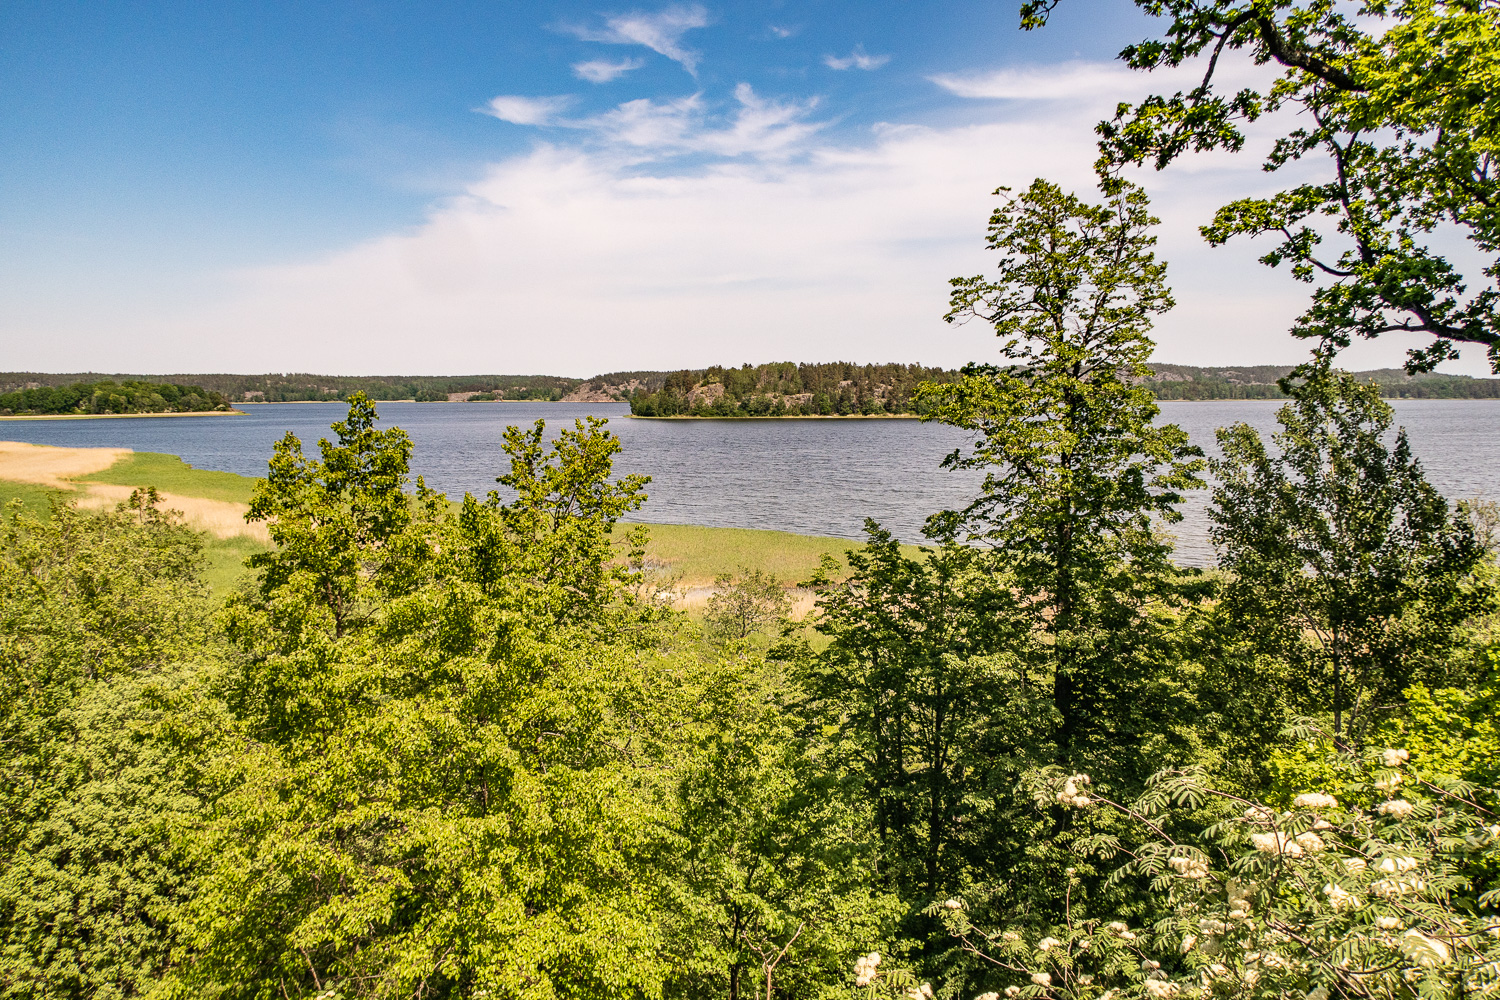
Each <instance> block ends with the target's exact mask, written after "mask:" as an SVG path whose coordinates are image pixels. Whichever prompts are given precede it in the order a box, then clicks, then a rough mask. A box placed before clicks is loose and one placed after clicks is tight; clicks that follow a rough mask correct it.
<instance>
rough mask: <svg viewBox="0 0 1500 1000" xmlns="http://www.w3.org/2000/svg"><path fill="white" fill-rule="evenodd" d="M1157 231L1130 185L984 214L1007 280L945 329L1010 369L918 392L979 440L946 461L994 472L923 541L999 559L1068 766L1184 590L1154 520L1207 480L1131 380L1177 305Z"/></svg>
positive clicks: (1031, 192)
mask: <svg viewBox="0 0 1500 1000" xmlns="http://www.w3.org/2000/svg"><path fill="white" fill-rule="evenodd" d="M1005 190H1006V189H1003V188H1002V189H1001V192H997V193H1004V192H1005ZM1155 221H1156V220H1154V219H1153V218H1151V216H1150V214H1149V212H1148V211H1147V206H1146V198H1145V195H1144V193H1142V192H1141V191H1140V190H1139V189H1138V188H1133V187H1130V186H1126V185H1119V186H1115V187H1113V188H1111V189H1110V191H1109V192H1108V200H1107V202H1106V203H1105V204H1103V205H1089V204H1086V203H1084V202H1082V201H1081V200H1079V199H1078V198H1077V197H1076V196H1074V195H1069V194H1064V193H1063V192H1062V191H1061V190H1060V189H1059V188H1058V187H1057V186H1056V185H1053V184H1050V183H1048V182H1046V181H1043V180H1038V181H1036V182H1035V183H1033V184H1032V186H1031V187H1030V188H1029V189H1028V190H1027V191H1026V192H1024V193H1023V194H1021V195H1018V196H1015V197H1012V198H1009V199H1008V200H1007V201H1006V202H1005V203H1004V204H1002V205H1001V206H1000V207H999V208H998V209H996V210H995V213H994V214H993V215H992V216H991V218H990V227H989V240H988V245H989V247H990V249H992V250H995V251H997V252H999V254H1000V255H1001V257H1000V261H999V264H998V267H999V270H1000V276H999V280H998V281H993V282H992V281H989V280H987V279H986V278H985V277H983V276H975V277H970V278H956V279H954V280H953V282H952V285H953V299H952V309H951V311H950V312H949V313H948V317H947V318H948V319H949V321H950V322H954V321H965V320H968V319H971V318H978V319H981V320H983V321H984V322H987V323H990V324H992V325H993V326H994V327H995V331H996V333H997V335H998V336H1000V337H1002V338H1004V340H1005V343H1004V345H1003V347H1002V349H1001V352H1002V354H1003V355H1004V356H1005V357H1006V358H1007V359H1009V361H1010V364H1008V365H1005V366H993V365H985V366H977V365H971V366H969V367H968V368H966V369H965V377H964V378H963V379H962V380H961V381H959V382H956V383H953V384H952V385H949V386H928V387H924V388H923V390H922V391H921V393H919V398H920V399H922V400H923V401H924V402H925V403H926V404H927V405H928V406H929V407H930V412H929V414H928V417H927V419H934V420H941V421H942V422H944V423H947V424H952V425H954V426H957V427H961V428H963V429H965V430H968V431H971V432H974V433H975V435H976V436H977V442H976V444H975V445H974V447H973V450H972V452H971V453H970V454H967V455H965V454H963V453H962V452H961V451H955V452H954V453H953V454H952V455H950V456H949V457H948V458H947V459H946V460H945V462H944V464H945V466H947V467H950V468H979V469H984V470H986V475H985V480H984V485H983V488H982V491H981V493H980V495H979V497H978V498H976V499H975V500H974V501H973V502H971V503H970V504H969V506H968V507H966V508H965V509H963V510H961V511H948V512H944V513H942V514H940V515H935V516H934V517H933V518H932V519H931V520H930V521H929V526H928V528H927V531H928V533H929V535H931V536H933V537H939V538H958V537H963V538H966V539H968V540H970V541H975V542H984V543H986V544H988V545H990V546H993V547H994V549H995V551H996V555H997V558H998V559H999V560H1000V562H1001V564H1002V565H1003V566H1004V568H1005V571H1006V573H1007V575H1008V579H1009V583H1010V586H1011V588H1012V589H1013V591H1014V592H1015V594H1016V595H1017V597H1018V598H1019V600H1018V601H1017V602H1016V615H1017V618H1018V622H1017V624H1018V625H1020V626H1021V627H1023V628H1024V629H1025V630H1026V631H1027V632H1028V633H1029V634H1030V635H1031V636H1033V637H1034V640H1035V641H1034V642H1033V643H1032V644H1031V647H1030V649H1028V650H1027V653H1026V655H1028V656H1035V657H1038V658H1039V659H1040V660H1041V661H1042V662H1043V663H1044V664H1045V666H1044V667H1042V673H1043V675H1044V676H1046V677H1047V678H1048V680H1049V682H1050V683H1051V684H1052V685H1053V703H1054V707H1055V709H1056V711H1057V713H1058V723H1057V729H1056V733H1055V740H1056V744H1057V752H1058V753H1059V755H1060V756H1061V757H1062V759H1068V758H1069V757H1070V755H1072V754H1074V753H1075V751H1076V750H1077V749H1078V748H1079V746H1081V743H1082V742H1083V741H1088V740H1090V739H1097V738H1099V736H1100V735H1102V733H1101V732H1100V726H1099V725H1098V724H1099V723H1100V722H1101V721H1102V720H1103V719H1105V718H1107V717H1108V716H1109V715H1110V714H1111V711H1112V709H1110V708H1109V707H1107V706H1108V705H1109V701H1110V699H1111V698H1112V697H1118V696H1120V695H1123V694H1124V689H1123V688H1122V686H1121V685H1122V684H1124V685H1125V688H1128V685H1129V675H1130V674H1132V673H1134V672H1136V670H1137V669H1138V666H1139V664H1137V666H1135V667H1132V666H1128V665H1127V664H1129V663H1130V659H1131V656H1132V653H1131V652H1130V649H1129V647H1130V646H1131V645H1133V644H1135V643H1137V642H1138V641H1139V640H1142V639H1148V638H1149V635H1150V629H1149V628H1143V626H1145V625H1146V624H1147V622H1148V613H1147V607H1148V605H1150V604H1151V602H1153V601H1156V600H1159V599H1162V598H1164V597H1169V596H1170V595H1171V594H1172V592H1173V590H1174V588H1175V587H1176V585H1177V577H1178V574H1177V572H1176V571H1175V570H1174V568H1173V567H1172V565H1171V563H1170V561H1169V559H1168V555H1169V552H1170V544H1169V543H1168V542H1167V541H1165V540H1164V539H1163V538H1162V537H1161V536H1160V535H1158V534H1157V532H1156V530H1155V524H1154V521H1153V519H1155V520H1159V521H1162V522H1167V523H1171V522H1172V521H1175V520H1178V519H1180V517H1181V515H1180V514H1178V513H1177V511H1176V505H1177V504H1178V503H1179V502H1180V501H1181V499H1182V493H1181V491H1182V490H1185V489H1190V488H1192V487H1195V486H1199V485H1201V480H1200V479H1199V478H1198V475H1197V474H1198V472H1199V470H1200V469H1201V468H1202V467H1203V463H1202V460H1201V459H1200V458H1198V457H1197V456H1198V455H1199V454H1200V452H1198V450H1197V449H1196V448H1193V447H1191V446H1189V445H1188V442H1187V434H1186V433H1185V432H1184V431H1183V430H1182V429H1181V428H1180V427H1177V426H1176V425H1174V424H1166V425H1161V426H1157V425H1154V424H1153V423H1152V420H1153V418H1154V417H1155V416H1156V414H1157V407H1156V404H1155V403H1154V402H1153V400H1152V397H1151V393H1150V392H1149V391H1148V390H1146V389H1144V388H1141V387H1140V386H1139V385H1138V384H1137V380H1139V379H1140V378H1141V377H1142V376H1143V375H1144V374H1145V373H1146V369H1145V367H1144V366H1145V361H1146V359H1147V357H1148V356H1149V355H1150V352H1151V341H1150V340H1149V339H1148V338H1147V336H1146V331H1147V330H1148V329H1149V327H1150V320H1151V317H1152V315H1154V314H1156V313H1159V312H1162V311H1164V310H1166V309H1168V308H1170V307H1171V304H1172V300H1171V295H1170V293H1169V292H1168V289H1167V287H1166V284H1165V277H1166V269H1165V266H1164V265H1163V264H1161V263H1160V262H1158V261H1157V260H1156V259H1155V256H1154V254H1153V253H1152V250H1151V247H1152V246H1153V245H1154V243H1155V237H1154V236H1152V235H1150V227H1151V226H1152V225H1153V224H1154V223H1155ZM1126 697H1128V695H1126ZM1091 730H1092V732H1091Z"/></svg>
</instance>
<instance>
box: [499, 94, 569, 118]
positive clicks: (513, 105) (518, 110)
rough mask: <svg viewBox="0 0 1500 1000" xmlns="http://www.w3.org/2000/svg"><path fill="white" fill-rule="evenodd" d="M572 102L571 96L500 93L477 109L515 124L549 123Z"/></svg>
mask: <svg viewBox="0 0 1500 1000" xmlns="http://www.w3.org/2000/svg"><path fill="white" fill-rule="evenodd" d="M572 103H573V99H572V98H571V97H515V96H511V95H501V96H500V97H496V98H494V99H492V100H491V101H490V103H489V104H488V105H486V106H485V107H483V108H480V109H479V110H480V111H482V112H483V113H484V114H487V115H494V116H495V117H496V118H498V119H500V120H501V121H503V122H512V123H514V124H516V125H551V124H553V123H554V122H555V120H556V118H557V116H558V114H559V113H561V112H562V111H563V110H564V109H565V108H567V107H568V105H570V104H572Z"/></svg>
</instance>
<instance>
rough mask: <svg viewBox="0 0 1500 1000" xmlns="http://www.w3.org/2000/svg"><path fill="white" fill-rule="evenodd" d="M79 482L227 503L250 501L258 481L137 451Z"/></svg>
mask: <svg viewBox="0 0 1500 1000" xmlns="http://www.w3.org/2000/svg"><path fill="white" fill-rule="evenodd" d="M77 481H78V482H82V483H113V484H115V485H117V486H155V487H156V488H157V489H158V490H160V491H161V492H163V493H178V494H181V495H182V496H185V497H199V498H201V499H204V500H224V501H228V502H229V503H243V504H248V503H249V502H250V493H251V491H252V490H254V489H255V484H256V483H258V482H260V480H259V479H255V478H253V477H251V476H241V475H239V474H238V473H234V472H215V471H213V470H211V469H195V468H193V467H192V466H191V465H189V464H188V463H187V462H184V461H183V460H182V459H181V458H179V457H178V456H176V455H168V454H164V453H162V452H156V451H137V452H132V453H131V454H129V455H126V456H125V457H123V458H121V459H120V460H119V461H118V462H116V463H115V464H114V465H111V466H110V467H109V468H107V469H105V470H104V471H103V472H94V473H90V474H89V475H87V476H79V477H78V479H77Z"/></svg>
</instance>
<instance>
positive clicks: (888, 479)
mask: <svg viewBox="0 0 1500 1000" xmlns="http://www.w3.org/2000/svg"><path fill="white" fill-rule="evenodd" d="M1391 402H1392V405H1393V406H1394V407H1395V410H1396V417H1397V420H1398V422H1399V423H1401V424H1402V425H1404V426H1405V427H1406V428H1407V432H1408V434H1409V435H1410V437H1411V441H1412V447H1413V450H1414V451H1415V453H1416V455H1417V456H1418V457H1419V458H1420V459H1421V460H1422V463H1423V466H1424V467H1425V469H1426V471H1427V477H1428V479H1429V480H1430V481H1431V482H1432V483H1433V485H1435V486H1436V487H1437V488H1438V489H1440V490H1442V491H1443V493H1444V494H1445V495H1447V496H1448V497H1450V498H1453V499H1463V498H1468V497H1476V496H1477V497H1484V498H1487V499H1495V500H1500V450H1497V449H1496V448H1495V446H1494V442H1495V441H1496V440H1497V439H1500V401H1495V400H1392V401H1391ZM378 405H379V409H380V414H381V419H382V423H383V424H385V425H391V424H395V425H397V426H400V427H403V428H405V429H406V431H407V433H409V434H410V435H411V437H412V440H413V442H414V443H415V446H416V447H415V452H414V455H413V459H412V471H413V473H414V474H415V475H421V476H424V477H426V480H427V483H428V485H430V486H432V487H434V488H436V489H439V490H442V491H444V492H446V493H449V494H451V495H453V496H459V495H461V494H462V493H464V492H465V491H467V492H471V493H477V494H483V493H485V492H487V491H489V490H490V489H493V488H495V482H494V480H495V477H496V476H498V475H501V474H502V473H503V472H505V471H506V469H507V463H506V459H505V455H504V452H503V451H502V450H501V440H502V434H503V433H504V430H505V427H506V426H507V425H509V424H529V423H530V422H532V421H533V420H536V419H538V418H542V419H545V420H546V421H547V422H548V424H549V426H551V427H554V428H556V427H558V426H560V425H561V424H562V423H564V422H570V421H572V420H573V419H575V418H578V417H582V416H586V415H589V414H593V415H597V416H603V417H608V418H609V420H610V425H609V426H610V429H611V430H612V431H614V432H615V433H616V434H618V435H619V437H620V441H621V444H622V445H623V447H624V451H623V453H622V454H621V455H620V456H619V459H618V461H617V463H616V469H617V471H620V472H639V473H644V474H646V475H649V476H651V477H652V483H651V485H650V487H649V488H648V491H649V493H650V496H651V499H650V501H649V502H648V503H647V505H646V507H645V508H644V510H642V511H641V512H640V513H639V514H638V515H637V518H638V519H639V520H643V521H661V522H671V523H680V524H704V525H712V526H717V527H740V528H772V529H777V530H781V531H794V532H799V533H803V534H811V535H835V536H839V537H844V538H860V537H862V528H863V524H864V519H865V518H866V517H873V518H875V519H876V520H878V521H880V522H881V523H882V524H883V525H885V526H886V527H887V528H889V529H891V530H892V531H893V532H894V533H895V534H896V535H897V536H898V537H900V538H902V539H903V540H906V541H918V540H920V529H921V525H922V522H923V520H924V519H925V518H926V517H927V515H928V514H931V513H932V512H934V511H937V510H941V509H944V508H945V507H952V506H956V505H960V504H962V503H964V502H965V501H966V499H968V498H969V497H971V496H972V495H973V493H974V491H975V489H976V487H977V484H978V482H979V481H980V478H981V477H980V476H979V475H977V474H974V473H954V472H944V471H942V470H941V469H939V468H938V463H939V462H940V461H941V460H942V457H943V456H944V455H945V454H947V453H948V452H950V451H952V450H953V449H954V448H955V447H958V446H959V445H961V444H962V443H963V442H964V440H965V438H964V435H963V434H961V433H959V432H958V431H955V430H954V429H953V428H949V427H943V426H941V425H936V424H923V423H920V422H919V421H915V420H681V421H676V420H674V421H661V420H632V419H628V418H627V417H626V414H627V413H628V412H629V408H628V407H627V406H625V405H624V404H611V403H579V404H568V403H520V402H518V403H380V404H378ZM1280 405H1281V404H1280V402H1279V401H1275V400H1223V401H1214V402H1164V403H1162V404H1161V408H1162V417H1161V419H1162V420H1165V421H1174V422H1176V423H1179V424H1181V425H1182V426H1183V428H1184V429H1185V430H1187V432H1188V433H1189V435H1190V436H1191V437H1192V439H1193V441H1194V442H1195V443H1197V444H1199V445H1201V446H1203V448H1204V449H1205V450H1206V451H1209V452H1210V453H1214V451H1215V449H1214V429H1215V428H1218V427H1223V426H1226V425H1228V424H1232V423H1234V422H1236V421H1245V422H1246V423H1249V424H1251V425H1252V426H1254V427H1256V428H1258V429H1260V430H1261V432H1262V433H1263V434H1266V433H1269V432H1271V431H1273V430H1274V429H1275V427H1276V420H1275V413H1276V410H1277V408H1278V407H1279V406H1280ZM247 409H248V411H249V412H248V413H247V415H246V416H243V417H238V416H233V417H201V418H199V417H179V418H172V419H161V418H140V419H128V418H121V419H110V420H35V421H21V420H16V421H0V440H11V441H27V442H31V443H33V444H51V445H62V446H65V447H124V448H133V449H135V450H136V451H156V452H167V453H169V454H174V455H181V456H182V457H183V458H184V459H185V460H187V461H188V462H191V463H192V464H193V465H194V466H196V467H198V468H202V469H219V470H223V471H226V472H237V473H240V474H242V475H247V476H261V475H264V474H265V471H266V460H267V458H269V456H270V454H271V447H272V445H273V444H275V442H276V441H277V440H278V439H280V438H281V437H282V435H284V434H286V433H287V432H288V431H291V432H292V433H295V434H296V435H297V436H298V437H300V438H301V439H302V441H303V445H304V448H306V449H307V450H308V451H309V452H312V453H315V452H316V442H317V440H318V439H319V438H320V437H325V436H327V435H328V434H329V430H328V425H329V424H330V423H332V422H333V421H335V420H338V419H340V418H341V417H342V416H343V414H344V413H345V407H344V406H343V405H342V404H339V403H288V404H265V405H259V406H250V407H248V408H247ZM1207 502H1208V497H1207V493H1206V491H1202V492H1200V493H1199V494H1197V495H1195V496H1193V497H1191V498H1189V501H1188V503H1187V504H1186V505H1185V509H1184V514H1185V519H1184V521H1183V522H1182V523H1181V524H1178V525H1176V526H1175V527H1174V528H1173V531H1174V533H1175V534H1176V535H1177V539H1178V545H1177V558H1178V560H1179V561H1180V562H1182V563H1185V564H1189V565H1206V564H1208V563H1211V562H1212V561H1213V550H1212V547H1211V546H1210V545H1209V543H1208V540H1207V521H1206V518H1205V516H1204V509H1205V508H1206V505H1207Z"/></svg>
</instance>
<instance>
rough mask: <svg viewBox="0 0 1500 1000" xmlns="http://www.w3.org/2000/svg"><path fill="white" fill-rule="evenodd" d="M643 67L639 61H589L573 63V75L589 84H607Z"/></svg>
mask: <svg viewBox="0 0 1500 1000" xmlns="http://www.w3.org/2000/svg"><path fill="white" fill-rule="evenodd" d="M644 65H646V64H645V62H643V61H642V60H640V59H621V60H620V61H619V62H610V61H609V60H608V59H590V60H589V61H588V62H581V63H574V64H573V75H574V76H576V77H578V79H580V80H587V81H588V82H589V83H608V82H609V81H611V80H614V79H617V78H618V77H622V76H624V75H625V74H626V73H629V72H630V71H631V70H633V69H640V68H641V67H642V66H644Z"/></svg>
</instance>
